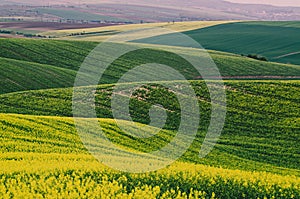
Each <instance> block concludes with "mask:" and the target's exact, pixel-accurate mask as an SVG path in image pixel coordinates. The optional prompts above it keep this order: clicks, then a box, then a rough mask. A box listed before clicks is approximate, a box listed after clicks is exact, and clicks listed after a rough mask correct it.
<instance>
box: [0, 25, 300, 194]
mask: <svg viewBox="0 0 300 199" xmlns="http://www.w3.org/2000/svg"><path fill="white" fill-rule="evenodd" d="M253 23H254V22H253ZM255 23H258V22H255ZM229 25H231V24H229ZM281 25H282V26H284V25H283V23H282V24H281ZM285 25H286V26H294V25H293V24H285ZM266 26H267V25H266ZM268 26H269V27H273V23H269V24H268ZM275 27H277V26H275ZM204 30H205V29H204ZM196 35H198V33H197V34H196ZM97 44H98V43H95V42H84V41H63V40H35V39H32V40H30V39H1V40H0V69H1V70H2V71H3V72H2V73H1V74H0V85H1V90H0V152H1V155H0V165H1V172H0V198H14V197H19V198H30V197H33V198H50V197H54V198H99V197H100V198H117V197H119V198H176V197H177V198H216V197H219V198H225V199H232V198H264V197H267V198H272V197H273V198H299V197H300V192H299V190H300V187H299V186H300V168H299V165H300V162H299V160H300V156H299V154H300V151H299V145H298V143H299V137H300V134H299V133H300V120H299V118H300V96H299V92H300V80H263V79H272V78H280V79H284V78H286V79H292V78H294V79H297V78H299V76H300V66H299V65H291V64H282V63H273V62H263V61H258V60H254V59H250V58H246V57H242V56H240V55H236V54H231V53H227V52H219V51H213V50H211V51H209V53H210V55H211V56H212V58H213V60H214V61H215V63H216V64H217V65H218V67H219V69H220V72H221V74H222V76H223V77H224V78H228V79H239V78H245V79H247V80H225V81H224V85H225V89H226V99H227V105H226V111H227V114H226V120H225V125H224V128H223V131H222V134H221V137H220V139H219V140H218V142H217V144H216V146H215V147H214V149H213V151H212V152H211V153H210V154H209V155H207V156H206V157H205V158H200V157H199V151H200V149H201V146H202V142H203V140H204V138H205V136H206V133H207V129H208V126H209V122H210V117H211V113H212V106H211V105H212V103H213V102H212V99H211V97H210V95H209V92H208V88H207V85H206V82H204V81H203V80H201V77H200V76H199V75H200V74H198V73H197V71H195V70H194V69H193V68H191V67H189V66H190V65H189V63H187V62H186V61H185V60H183V59H182V58H181V57H179V56H177V55H175V54H172V53H168V52H165V51H161V50H158V49H156V48H155V49H156V50H155V49H152V48H150V47H154V46H153V45H144V46H145V49H142V50H139V51H135V52H132V53H128V54H126V55H123V56H121V57H120V58H119V59H117V60H115V61H114V63H113V64H112V65H111V66H110V67H109V68H108V70H107V71H105V73H104V76H103V77H102V79H101V80H100V81H99V85H94V86H88V87H81V88H78V89H80V90H79V91H80V92H81V91H82V92H83V91H84V90H85V89H92V90H93V91H94V90H95V93H93V96H92V97H93V98H94V99H95V101H96V103H95V110H96V112H97V117H98V118H97V119H95V118H89V114H88V112H82V115H80V116H81V117H80V118H77V119H79V120H81V121H83V122H86V121H91V120H93V121H96V122H100V123H101V125H102V130H103V131H104V133H105V135H106V136H107V137H108V139H109V140H110V141H111V142H112V143H113V144H115V145H117V146H119V147H121V148H123V149H124V148H125V149H127V150H129V151H136V152H151V151H155V150H157V149H160V148H161V147H163V146H165V145H166V144H167V143H169V141H170V140H172V139H173V138H174V136H175V135H176V134H177V131H178V129H179V124H180V120H181V115H182V114H181V109H182V107H181V104H179V101H178V99H177V98H176V96H175V94H174V92H173V91H172V90H170V89H167V88H166V87H164V86H159V85H158V84H159V83H160V82H152V83H150V84H147V85H144V86H142V87H141V88H139V89H136V90H135V91H134V92H133V94H132V95H131V96H130V102H129V107H130V116H131V117H132V119H133V121H134V124H135V125H138V126H145V124H146V125H147V124H151V122H152V121H151V120H152V118H151V117H150V116H149V113H150V111H149V109H150V108H151V107H152V106H153V105H157V104H161V105H162V107H163V109H164V110H165V111H166V115H167V119H166V124H165V125H164V126H163V128H162V130H161V131H159V132H158V134H156V135H154V136H151V137H149V138H147V139H142V138H137V137H135V136H134V135H130V134H127V133H126V132H124V131H123V130H122V129H121V128H120V126H119V124H122V125H123V126H126V128H128V129H131V130H133V131H134V133H135V134H138V133H140V129H139V128H136V127H135V126H133V124H132V123H130V122H129V121H125V120H115V119H114V118H113V114H112V110H111V98H112V91H113V88H114V86H115V83H116V82H117V80H118V79H119V78H120V77H121V76H122V75H123V74H124V73H125V72H127V71H128V70H130V69H132V68H133V67H135V66H138V65H141V64H144V63H153V62H155V63H161V64H166V65H171V66H172V67H173V68H174V69H176V70H178V71H179V72H180V73H182V74H183V75H184V76H185V77H186V79H188V80H190V81H189V82H190V84H191V85H192V87H193V89H194V90H195V94H196V99H197V101H198V104H199V109H200V121H199V127H198V132H197V135H196V137H195V140H194V142H193V143H192V144H191V146H190V147H189V149H188V150H187V151H186V152H185V153H184V155H183V156H182V157H181V158H179V159H178V160H177V161H176V162H175V163H173V164H171V165H170V166H168V167H166V168H163V169H160V170H158V171H154V172H147V173H141V174H138V173H137V174H135V173H128V172H121V171H115V170H113V169H111V168H109V167H107V166H105V165H104V164H102V163H100V162H99V161H98V160H97V159H95V157H94V156H92V155H91V153H90V152H89V151H88V150H87V148H86V146H84V145H83V143H82V137H80V134H78V132H77V129H76V128H75V123H74V118H73V111H72V95H73V88H72V86H73V83H74V78H75V75H76V73H77V71H78V69H79V67H80V65H81V63H82V61H83V60H84V59H85V57H86V55H87V54H89V52H90V51H91V50H92V49H93V48H94V47H95V46H96V45H97ZM123 45H137V44H134V43H131V44H123ZM120 46H121V45H120ZM149 48H150V49H149ZM172 48H173V47H172ZM181 50H183V49H182V48H178V51H181ZM197 55H198V54H191V56H197ZM89 78H90V77H89V76H88V75H86V80H87V81H88V80H89ZM249 79H262V80H249ZM209 83H210V84H211V85H215V86H216V83H217V82H216V81H215V80H210V81H209ZM133 84H134V83H130V85H133ZM178 84H179V82H178V81H170V82H165V85H173V86H177V87H178V90H179V91H180V95H181V97H182V98H183V99H187V96H186V94H185V89H186V88H185V87H184V86H180V85H178ZM123 86H126V84H123ZM81 89H82V90H81ZM79 94H80V97H81V98H80V101H79V102H80V103H81V105H82V106H83V107H85V105H86V101H85V100H86V99H85V98H84V95H81V93H79ZM120 96H121V97H122V92H121V93H120ZM116 106H120V105H119V104H117V105H116ZM219 108H220V109H222V110H223V109H224V108H225V107H224V106H223V104H222V105H221V106H219ZM125 114H126V113H125ZM121 116H122V114H121ZM194 117H195V116H194V115H189V118H190V119H192V118H194ZM86 128H87V129H90V128H92V127H91V126H86ZM155 130H157V128H156V127H154V126H149V127H147V129H146V131H145V132H144V133H146V134H149V135H152V134H153V132H152V131H155ZM184 139H185V137H183V140H182V142H184ZM177 144H178V147H180V146H181V145H180V144H181V143H180V142H178V143H176V145H175V146H177ZM88 145H89V146H91V147H94V148H95V147H99V146H100V147H101V146H102V142H97V140H94V139H91V140H90V141H89V143H88ZM104 149H106V148H105V147H104ZM108 149H109V148H108ZM109 152H110V151H109ZM110 154H114V152H111V153H110ZM115 159H116V160H117V161H118V162H122V161H124V162H126V161H127V162H128V160H127V159H126V157H119V156H116V158H115ZM137 162H138V159H137V160H136V162H134V163H133V162H131V166H132V167H133V168H134V167H136V163H137ZM152 164H155V163H153V162H151V160H149V161H144V162H143V165H146V166H150V165H152Z"/></svg>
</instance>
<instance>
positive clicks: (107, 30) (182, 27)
mask: <svg viewBox="0 0 300 199" xmlns="http://www.w3.org/2000/svg"><path fill="white" fill-rule="evenodd" d="M232 22H234V21H192V22H176V23H175V24H173V23H148V24H130V25H119V26H113V27H99V28H85V29H73V30H59V31H48V32H44V33H42V35H44V36H52V37H58V38H63V39H70V40H84V41H98V42H99V41H103V40H105V39H107V38H109V37H111V36H113V35H114V34H116V33H121V32H125V31H132V30H136V29H143V28H166V29H171V30H173V31H178V32H183V31H188V30H194V29H199V28H205V27H209V26H214V25H218V24H224V23H232ZM80 33H85V35H83V36H80V35H79V36H71V35H72V34H80Z"/></svg>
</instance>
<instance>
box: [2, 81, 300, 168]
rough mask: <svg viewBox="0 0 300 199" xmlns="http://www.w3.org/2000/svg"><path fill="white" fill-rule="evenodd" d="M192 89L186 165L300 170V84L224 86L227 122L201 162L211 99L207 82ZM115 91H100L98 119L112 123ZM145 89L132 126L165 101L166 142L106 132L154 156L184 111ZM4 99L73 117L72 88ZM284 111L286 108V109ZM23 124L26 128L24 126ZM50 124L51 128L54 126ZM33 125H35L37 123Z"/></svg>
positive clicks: (8, 107)
mask: <svg viewBox="0 0 300 199" xmlns="http://www.w3.org/2000/svg"><path fill="white" fill-rule="evenodd" d="M191 84H192V85H193V87H194V89H195V91H196V95H197V97H198V98H199V108H200V114H201V118H202V119H201V120H200V125H199V129H198V134H197V139H196V141H195V142H194V143H193V145H192V147H191V148H190V150H189V151H188V152H187V153H186V156H184V157H183V161H189V162H197V163H203V164H208V165H214V166H224V167H227V168H238V169H246V170H265V171H270V172H272V171H276V172H279V173H280V172H285V169H283V168H284V167H285V168H290V169H292V168H294V169H299V156H298V155H297V154H299V147H298V144H297V143H298V141H299V126H300V125H299V112H300V111H298V109H299V108H300V107H299V96H298V94H297V93H299V81H276V82H272V81H226V82H225V86H226V88H227V91H226V93H227V117H226V122H225V126H224V128H223V132H222V135H221V139H220V140H219V142H218V144H217V145H216V147H215V149H214V151H213V153H211V154H210V155H208V156H207V157H206V158H205V159H202V160H200V159H199V157H198V156H197V154H198V152H199V150H200V147H201V143H202V142H203V138H204V136H205V133H206V131H207V127H208V125H209V117H210V102H209V95H208V91H207V88H206V86H205V84H204V82H201V81H195V82H191ZM151 88H152V89H151ZM112 89H113V86H112V85H102V86H99V87H98V90H97V92H96V110H97V112H98V117H99V118H112V113H111V110H110V109H111V107H110V97H111V93H112ZM145 89H146V90H148V91H149V92H146V93H143V94H142V95H141V93H139V92H137V93H135V94H134V95H133V99H132V103H131V105H130V107H131V108H132V110H133V111H132V112H131V114H132V115H131V116H132V117H133V119H134V121H137V122H140V123H144V124H148V123H149V117H148V111H149V107H151V104H153V103H154V104H157V103H159V102H161V103H162V105H163V106H164V107H165V109H166V111H167V113H168V114H169V115H168V116H169V118H170V120H168V121H171V123H167V125H166V126H165V128H166V132H165V135H167V139H166V138H165V139H166V140H165V139H161V138H159V139H156V138H158V137H156V138H154V139H156V141H155V142H153V143H155V144H154V145H151V146H150V148H149V146H147V145H143V144H137V143H136V142H132V140H131V138H130V137H126V136H125V135H124V134H122V133H121V132H120V131H119V130H117V129H116V128H115V125H112V127H109V126H106V127H107V128H112V129H114V130H113V131H108V133H110V134H111V135H112V136H113V135H115V133H119V134H120V135H123V136H125V137H122V136H120V135H117V136H113V137H114V140H115V142H116V143H118V142H123V141H126V142H127V143H126V144H124V147H128V146H135V147H136V148H135V149H137V150H141V151H149V150H150V151H151V150H153V149H155V148H159V147H160V146H162V145H163V143H162V140H165V141H167V140H168V139H170V138H172V136H173V135H174V133H175V132H176V131H174V130H176V128H175V129H174V124H173V123H172V121H173V122H174V121H175V123H176V124H177V123H180V117H178V116H179V115H178V114H177V112H178V110H180V109H179V107H178V104H177V102H176V100H175V101H174V100H173V99H172V98H168V97H166V96H165V95H162V96H161V97H159V98H156V99H155V100H157V101H153V98H151V95H153V94H154V95H156V96H157V92H158V93H161V94H167V93H166V92H165V90H164V89H161V88H155V87H153V86H151V85H150V87H144V88H143V89H142V90H143V92H144V91H145ZM147 96H148V97H147ZM149 96H150V97H149ZM0 97H1V112H7V113H23V114H36V115H53V116H55V115H64V116H72V109H71V107H72V105H71V104H72V101H71V100H72V89H52V90H45V91H30V92H21V93H13V94H5V95H1V96H0ZM135 97H137V99H135ZM20 99H22V100H20ZM166 99H167V100H166ZM282 107H285V108H284V109H282ZM21 121H22V120H21ZM35 122H36V121H35ZM19 123H20V124H22V123H23V122H19ZM48 123H49V124H48V125H49V126H52V125H53V124H51V123H50V122H48ZM54 124H56V122H54ZM31 125H33V126H35V125H36V124H35V123H34V120H33V122H32V124H31ZM71 126H72V125H71ZM175 127H176V125H175ZM70 128H71V127H70ZM72 128H73V127H72ZM29 129H31V128H29ZM73 130H74V129H73ZM69 131H70V130H69ZM72 132H73V131H72ZM73 133H74V132H73ZM158 140H159V141H158ZM135 141H137V140H135ZM152 141H154V140H152ZM144 144H145V143H144ZM77 149H78V148H77ZM78 150H79V149H78ZM280 168H281V169H280Z"/></svg>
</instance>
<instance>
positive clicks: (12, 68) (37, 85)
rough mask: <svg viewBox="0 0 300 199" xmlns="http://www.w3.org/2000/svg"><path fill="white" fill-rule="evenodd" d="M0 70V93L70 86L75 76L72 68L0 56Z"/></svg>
mask: <svg viewBox="0 0 300 199" xmlns="http://www.w3.org/2000/svg"><path fill="white" fill-rule="evenodd" d="M0 70H1V74H0V85H1V87H0V94H3V93H10V92H16V91H24V90H37V89H46V88H65V87H72V86H73V84H74V79H75V76H76V71H74V70H69V69H64V68H59V67H55V66H49V65H45V64H37V63H33V62H26V61H19V60H14V59H8V58H0ZM86 78H88V76H86Z"/></svg>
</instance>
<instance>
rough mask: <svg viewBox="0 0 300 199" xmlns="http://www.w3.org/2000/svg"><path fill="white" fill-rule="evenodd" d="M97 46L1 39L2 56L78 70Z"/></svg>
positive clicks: (66, 42)
mask: <svg viewBox="0 0 300 199" xmlns="http://www.w3.org/2000/svg"><path fill="white" fill-rule="evenodd" d="M95 46H96V44H95V43H92V42H70V41H54V40H34V39H0V49H1V50H0V56H1V57H6V58H11V59H17V60H23V61H30V62H36V63H40V64H47V65H53V66H56V67H62V68H67V69H72V70H77V69H78V68H79V66H80V64H81V62H82V61H83V60H84V58H85V57H86V56H87V55H88V53H89V52H90V51H91V50H92V49H93V48H94V47H95Z"/></svg>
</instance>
